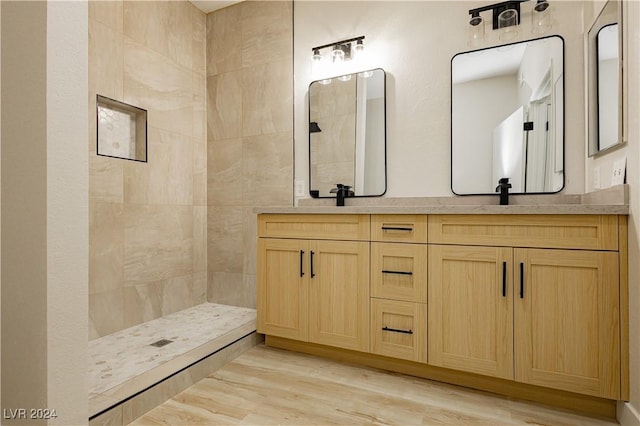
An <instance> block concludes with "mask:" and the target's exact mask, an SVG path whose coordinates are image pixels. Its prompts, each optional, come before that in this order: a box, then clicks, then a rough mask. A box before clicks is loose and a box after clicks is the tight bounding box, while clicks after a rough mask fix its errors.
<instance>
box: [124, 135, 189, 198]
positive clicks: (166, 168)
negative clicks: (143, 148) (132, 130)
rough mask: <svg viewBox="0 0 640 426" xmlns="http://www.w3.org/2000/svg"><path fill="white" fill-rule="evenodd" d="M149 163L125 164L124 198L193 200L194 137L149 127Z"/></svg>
mask: <svg viewBox="0 0 640 426" xmlns="http://www.w3.org/2000/svg"><path fill="white" fill-rule="evenodd" d="M147 159H148V162H147V163H141V162H135V161H127V162H126V163H125V165H124V183H125V190H124V191H125V202H127V203H132V204H172V205H175V204H182V205H191V204H192V203H193V195H192V191H193V171H192V170H193V146H192V141H191V138H190V137H188V136H183V135H181V134H177V133H171V132H167V131H163V130H160V129H157V128H154V127H149V128H148V136H147Z"/></svg>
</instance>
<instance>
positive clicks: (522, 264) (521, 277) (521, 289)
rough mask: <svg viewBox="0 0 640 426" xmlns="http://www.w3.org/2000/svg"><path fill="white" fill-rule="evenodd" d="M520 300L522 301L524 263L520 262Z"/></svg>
mask: <svg viewBox="0 0 640 426" xmlns="http://www.w3.org/2000/svg"><path fill="white" fill-rule="evenodd" d="M520 299H524V263H522V262H520Z"/></svg>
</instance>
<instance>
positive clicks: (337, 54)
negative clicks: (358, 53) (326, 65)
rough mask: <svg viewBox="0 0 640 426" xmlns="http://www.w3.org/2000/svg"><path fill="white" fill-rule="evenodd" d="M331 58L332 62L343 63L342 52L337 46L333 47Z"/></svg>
mask: <svg viewBox="0 0 640 426" xmlns="http://www.w3.org/2000/svg"><path fill="white" fill-rule="evenodd" d="M331 57H332V58H333V62H342V61H344V51H343V50H342V49H341V48H340V46H338V45H336V46H333V50H332V51H331Z"/></svg>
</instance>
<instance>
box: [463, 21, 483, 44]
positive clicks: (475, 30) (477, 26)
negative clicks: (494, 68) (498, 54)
mask: <svg viewBox="0 0 640 426" xmlns="http://www.w3.org/2000/svg"><path fill="white" fill-rule="evenodd" d="M484 41H485V33H484V21H483V20H482V18H481V17H480V16H473V17H471V20H469V26H468V27H467V46H469V47H471V48H472V49H475V48H478V47H481V46H482V45H483V44H484Z"/></svg>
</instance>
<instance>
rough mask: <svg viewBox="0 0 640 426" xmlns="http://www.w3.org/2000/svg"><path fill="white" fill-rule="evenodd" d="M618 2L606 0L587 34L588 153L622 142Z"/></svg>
mask: <svg viewBox="0 0 640 426" xmlns="http://www.w3.org/2000/svg"><path fill="white" fill-rule="evenodd" d="M619 33H620V31H619V24H618V3H617V2H616V1H613V0H609V1H608V2H607V3H606V5H605V6H604V8H603V9H602V11H601V12H600V14H599V15H598V17H597V18H596V20H595V21H594V23H593V26H592V27H591V29H589V33H588V35H587V43H588V67H589V68H588V70H589V91H588V97H589V155H594V154H596V153H598V152H600V151H603V150H605V149H608V148H611V147H613V146H615V145H617V144H619V143H621V142H622V140H623V139H622V137H621V134H622V132H621V129H622V119H621V117H622V114H621V110H622V102H621V99H620V91H621V84H620V82H621V79H620V75H621V67H620V51H621V39H620V36H619Z"/></svg>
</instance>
